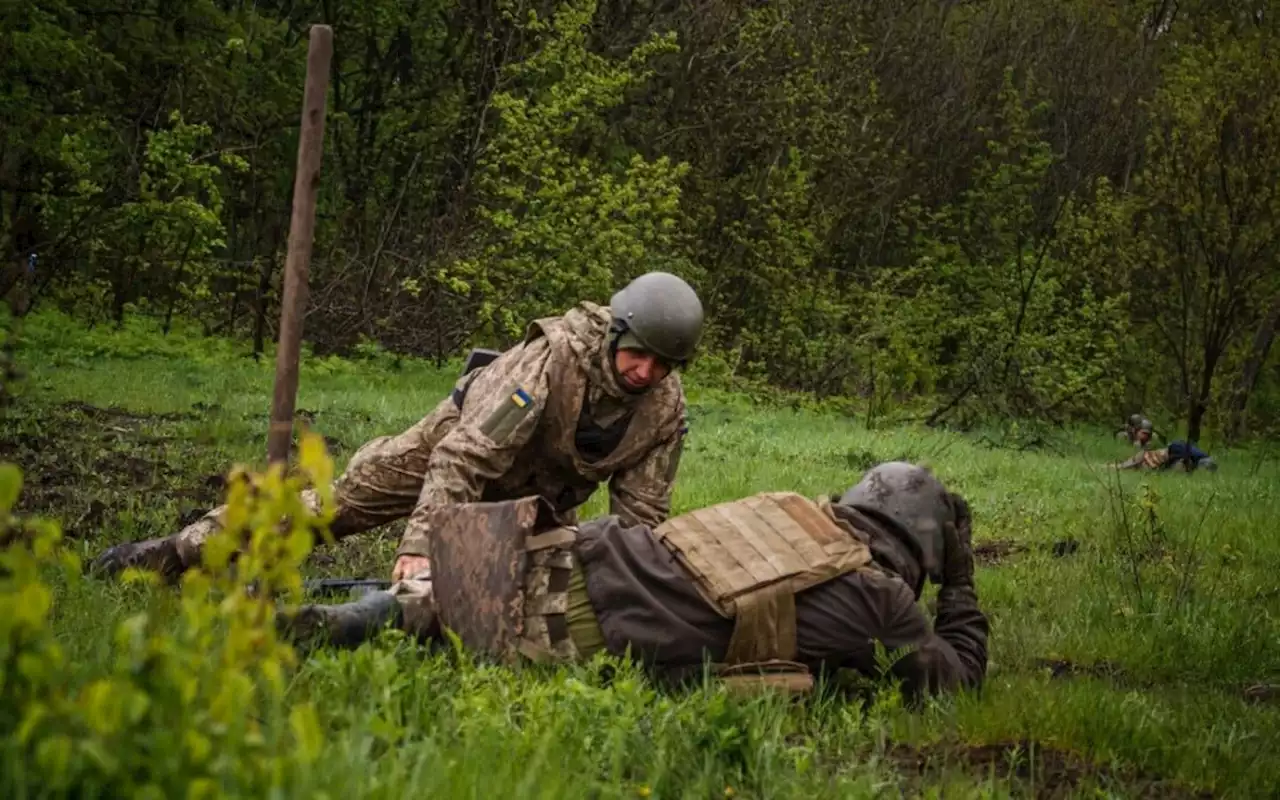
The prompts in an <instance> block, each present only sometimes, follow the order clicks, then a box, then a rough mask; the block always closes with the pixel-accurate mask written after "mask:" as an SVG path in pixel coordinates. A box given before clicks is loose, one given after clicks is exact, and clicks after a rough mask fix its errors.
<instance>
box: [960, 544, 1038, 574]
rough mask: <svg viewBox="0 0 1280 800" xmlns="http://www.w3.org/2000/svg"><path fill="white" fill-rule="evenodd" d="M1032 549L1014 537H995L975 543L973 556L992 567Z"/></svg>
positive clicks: (980, 562)
mask: <svg viewBox="0 0 1280 800" xmlns="http://www.w3.org/2000/svg"><path fill="white" fill-rule="evenodd" d="M1030 549H1031V548H1029V547H1027V546H1026V545H1025V544H1019V543H1018V542H1015V541H1013V540H1012V539H993V540H992V541H989V542H980V543H978V544H975V545H974V546H973V558H974V560H975V561H977V562H978V563H979V564H982V565H984V566H988V567H991V566H995V565H997V564H1000V563H1001V562H1003V561H1004V560H1005V559H1007V558H1009V557H1010V556H1013V555H1016V554H1018V553H1025V552H1027V551H1028V550H1030Z"/></svg>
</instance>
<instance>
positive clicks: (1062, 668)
mask: <svg viewBox="0 0 1280 800" xmlns="http://www.w3.org/2000/svg"><path fill="white" fill-rule="evenodd" d="M1035 664H1036V666H1037V667H1039V668H1040V669H1047V670H1049V677H1051V678H1082V677H1083V678H1112V679H1116V678H1123V677H1124V676H1125V673H1124V670H1122V669H1121V668H1120V667H1119V666H1117V665H1116V664H1113V663H1112V662H1110V661H1106V660H1103V661H1095V662H1094V663H1092V664H1077V663H1075V662H1073V661H1069V660H1068V659H1065V658H1037V659H1036V661H1035Z"/></svg>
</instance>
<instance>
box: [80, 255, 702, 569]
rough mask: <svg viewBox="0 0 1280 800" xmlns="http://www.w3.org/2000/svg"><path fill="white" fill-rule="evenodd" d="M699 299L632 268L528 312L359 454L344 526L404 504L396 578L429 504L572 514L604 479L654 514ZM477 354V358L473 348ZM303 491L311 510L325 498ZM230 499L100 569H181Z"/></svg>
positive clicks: (195, 557)
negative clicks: (520, 334) (513, 505)
mask: <svg viewBox="0 0 1280 800" xmlns="http://www.w3.org/2000/svg"><path fill="white" fill-rule="evenodd" d="M702 322H703V311H702V304H701V303H700V301H699V300H698V297H697V295H696V294H695V293H694V291H693V289H692V288H691V287H690V286H689V285H688V284H687V283H686V282H685V281H683V280H681V279H680V278H678V277H676V276H675V275H671V274H668V273H665V272H651V273H648V274H646V275H642V276H640V277H639V278H637V279H636V280H634V281H632V282H631V283H630V284H628V285H627V286H626V287H624V288H623V289H622V290H621V291H619V292H618V293H617V294H615V295H614V296H613V298H612V301H611V305H610V306H608V307H601V306H598V305H596V304H594V303H590V302H582V303H579V304H578V305H577V306H576V307H575V308H573V309H571V310H570V311H569V312H567V313H566V314H564V315H563V316H560V317H550V318H546V319H540V320H537V321H535V322H533V323H532V324H530V325H529V328H528V331H527V332H526V335H525V338H524V341H523V342H521V343H520V344H519V345H517V346H516V347H513V348H511V349H510V350H508V351H506V352H505V353H502V354H500V355H499V354H496V353H490V354H489V355H490V356H491V357H492V358H493V360H492V361H491V363H487V364H486V365H484V366H480V367H474V365H471V366H473V368H472V369H469V370H468V371H467V373H466V374H464V375H463V377H461V378H460V379H459V380H458V382H457V384H456V385H455V388H454V390H453V393H452V394H451V395H450V396H449V397H447V398H445V399H443V400H442V401H441V402H440V403H439V405H437V406H436V408H435V410H434V411H432V412H431V413H430V414H428V415H427V416H426V417H425V418H423V419H422V420H421V421H419V422H418V423H417V424H415V425H413V426H412V427H411V428H409V429H408V430H406V431H405V432H403V433H401V434H399V435H397V436H381V437H378V438H376V439H374V440H372V441H370V442H368V443H366V444H365V445H363V446H362V447H361V448H360V449H359V450H358V451H357V452H356V453H355V455H353V456H352V458H351V461H350V463H349V464H348V465H347V468H346V471H345V472H344V473H343V474H342V475H341V476H340V477H339V478H338V480H337V481H336V482H335V485H334V497H335V501H336V506H337V508H336V516H335V518H334V520H333V523H332V525H331V532H332V533H333V535H334V537H335V538H342V537H345V536H350V535H352V534H355V533H360V532H362V531H366V530H369V529H371V528H374V527H377V526H380V525H384V524H386V523H388V522H391V521H393V520H397V519H403V518H405V517H408V519H409V522H408V525H407V527H406V529H405V532H404V536H403V538H402V540H401V543H400V547H399V549H398V550H397V552H396V556H397V558H396V563H395V566H394V568H393V570H392V580H399V579H400V578H403V577H406V576H409V575H413V574H416V573H418V572H420V571H422V570H423V569H425V568H426V567H427V565H428V562H427V556H428V552H429V547H428V542H429V539H430V538H431V536H432V530H431V526H430V524H429V522H428V519H429V516H430V514H431V512H432V511H434V510H436V509H440V508H442V507H447V506H453V505H457V504H461V503H472V502H476V501H482V500H483V501H494V500H503V499H509V498H517V497H526V496H531V495H533V496H539V497H542V498H544V499H545V500H546V501H547V503H548V504H549V506H550V507H551V508H552V509H553V510H554V511H555V512H556V513H557V514H559V515H560V516H561V518H562V519H563V520H565V521H567V522H572V521H573V520H574V519H575V518H576V509H577V508H578V507H579V506H580V505H582V504H583V503H585V502H586V501H587V499H588V498H589V497H590V496H591V494H592V493H593V492H594V491H595V489H596V487H597V486H599V485H600V484H601V483H603V482H606V481H607V482H608V484H609V497H610V510H611V512H612V513H614V514H617V515H618V517H619V518H620V519H622V520H623V521H624V522H625V524H628V525H639V524H643V525H658V524H659V523H661V522H662V521H663V520H664V519H666V518H667V515H668V514H669V513H670V502H671V491H672V486H673V483H674V481H675V476H676V470H677V468H678V465H679V462H680V455H681V451H682V447H683V438H684V435H685V431H686V427H685V397H684V390H683V388H682V386H681V383H680V379H679V376H678V374H677V373H676V371H675V370H676V369H677V368H678V367H680V366H681V365H683V364H685V363H686V362H687V361H688V359H689V358H690V357H691V356H692V355H693V352H694V348H695V346H696V345H697V343H698V340H699V338H700V337H701V333H702ZM475 355H476V354H475V353H473V360H474V357H475ZM304 500H305V501H306V502H307V503H308V504H309V505H310V506H311V507H312V508H313V510H315V509H316V508H318V497H317V496H316V494H315V492H307V493H306V494H305V495H304ZM224 511H225V506H220V507H218V508H215V509H214V510H212V511H210V512H209V513H208V514H206V515H205V516H204V517H203V518H201V519H199V520H197V521H196V522H194V523H192V524H191V525H189V526H188V527H186V528H185V529H183V530H182V531H181V532H179V533H177V534H175V535H173V536H168V537H164V538H161V539H152V540H148V541H143V542H131V543H128V544H122V545H118V546H116V547H113V548H110V549H109V550H107V551H106V552H104V553H102V554H101V555H100V556H99V557H98V558H97V559H96V561H95V562H94V565H93V566H94V568H95V569H97V570H99V571H101V572H105V573H107V574H115V573H117V572H119V571H121V570H123V569H124V568H126V567H129V566H139V567H145V568H150V569H153V570H156V571H159V572H161V573H162V574H164V575H165V576H166V577H167V578H169V579H174V578H176V577H177V576H178V575H180V574H181V573H182V572H184V571H185V570H187V569H189V568H191V567H192V566H194V565H195V564H197V563H199V560H200V550H201V547H202V545H203V543H204V542H205V541H206V540H207V539H208V538H209V537H210V536H211V535H213V534H214V533H215V532H216V531H218V530H219V529H220V525H221V523H220V520H221V519H222V515H223V514H224Z"/></svg>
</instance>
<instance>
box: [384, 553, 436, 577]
mask: <svg viewBox="0 0 1280 800" xmlns="http://www.w3.org/2000/svg"><path fill="white" fill-rule="evenodd" d="M429 569H431V560H430V559H428V558H425V557H423V556H400V557H399V558H397V559H396V565H395V567H393V568H392V570H391V580H392V581H402V580H405V579H406V578H412V577H414V576H415V575H417V574H418V573H419V572H423V571H426V570H429Z"/></svg>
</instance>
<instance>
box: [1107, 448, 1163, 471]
mask: <svg viewBox="0 0 1280 800" xmlns="http://www.w3.org/2000/svg"><path fill="white" fill-rule="evenodd" d="M1168 462H1169V448H1167V447H1164V448H1161V449H1159V450H1146V449H1143V450H1139V451H1138V452H1137V453H1134V454H1133V457H1132V458H1129V459H1127V460H1125V461H1122V462H1120V463H1119V464H1116V465H1115V467H1116V469H1163V468H1164V466H1165V465H1166V464H1168Z"/></svg>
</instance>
